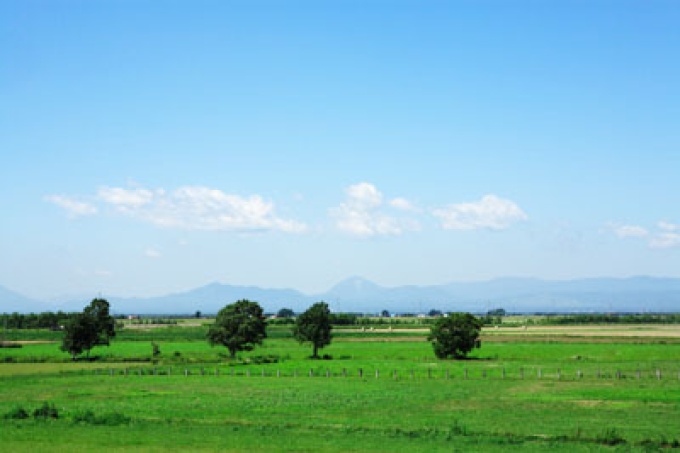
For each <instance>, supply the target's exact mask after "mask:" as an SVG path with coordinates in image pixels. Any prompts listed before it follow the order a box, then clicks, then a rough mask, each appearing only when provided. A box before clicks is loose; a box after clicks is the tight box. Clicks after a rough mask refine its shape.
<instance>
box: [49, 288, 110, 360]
mask: <svg viewBox="0 0 680 453" xmlns="http://www.w3.org/2000/svg"><path fill="white" fill-rule="evenodd" d="M115 328H116V322H115V319H114V318H113V316H111V315H110V314H109V303H108V302H107V301H106V300H105V299H93V300H92V302H91V303H90V305H88V306H87V307H85V309H84V310H83V312H82V313H78V314H77V315H75V316H74V317H73V318H72V319H71V320H70V321H69V322H68V323H66V326H65V328H64V338H63V339H62V343H61V350H62V351H65V352H68V353H70V354H71V358H72V359H73V360H76V357H77V356H78V355H80V354H82V353H83V352H87V357H88V358H89V357H90V350H91V349H92V348H93V347H95V346H101V345H105V346H108V345H109V342H110V339H111V338H113V337H115V336H116V330H115Z"/></svg>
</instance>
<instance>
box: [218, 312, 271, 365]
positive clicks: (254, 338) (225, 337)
mask: <svg viewBox="0 0 680 453" xmlns="http://www.w3.org/2000/svg"><path fill="white" fill-rule="evenodd" d="M266 326H267V325H266V322H265V319H264V313H263V311H262V307H260V305H259V304H258V303H257V302H251V301H249V300H245V299H243V300H239V301H237V302H234V303H233V304H230V305H227V306H225V307H224V308H222V309H221V310H220V311H219V312H218V313H217V319H215V324H213V325H212V326H210V329H209V330H208V341H209V342H210V344H211V345H212V346H215V345H221V346H225V347H226V348H227V349H228V350H229V354H230V355H231V357H232V358H233V357H235V356H236V353H237V352H239V351H251V350H252V349H253V348H254V347H255V346H256V345H258V344H262V341H263V340H264V339H265V338H267V331H266Z"/></svg>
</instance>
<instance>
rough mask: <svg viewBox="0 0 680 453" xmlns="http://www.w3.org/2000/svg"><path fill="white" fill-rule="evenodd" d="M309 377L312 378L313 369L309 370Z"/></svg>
mask: <svg viewBox="0 0 680 453" xmlns="http://www.w3.org/2000/svg"><path fill="white" fill-rule="evenodd" d="M309 377H314V369H313V368H310V369H309Z"/></svg>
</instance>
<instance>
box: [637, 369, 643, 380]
mask: <svg viewBox="0 0 680 453" xmlns="http://www.w3.org/2000/svg"><path fill="white" fill-rule="evenodd" d="M636 374H637V378H638V381H639V380H640V375H641V374H642V373H641V372H640V370H637V373H636Z"/></svg>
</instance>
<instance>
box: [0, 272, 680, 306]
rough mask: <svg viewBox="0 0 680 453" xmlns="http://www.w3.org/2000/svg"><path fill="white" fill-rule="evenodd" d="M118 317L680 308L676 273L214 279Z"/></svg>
mask: <svg viewBox="0 0 680 453" xmlns="http://www.w3.org/2000/svg"><path fill="white" fill-rule="evenodd" d="M107 299H108V300H109V302H111V305H112V311H113V312H115V313H118V314H171V313H172V314H193V313H195V312H196V311H200V312H201V313H204V314H214V313H216V312H217V311H219V309H221V308H222V307H223V306H224V305H226V304H228V303H231V302H234V301H236V300H239V299H250V300H256V301H259V302H260V303H261V304H262V306H263V307H264V309H265V310H266V311H268V312H276V311H278V310H279V309H280V308H284V307H285V308H292V309H293V310H294V311H296V312H299V311H303V310H305V309H306V308H307V307H308V306H309V305H311V304H312V303H314V302H317V301H320V300H323V301H325V302H327V303H328V304H329V305H330V307H331V309H332V310H333V311H336V312H359V313H376V312H379V311H382V310H388V311H390V312H393V313H405V312H409V313H421V312H427V311H429V310H430V309H438V310H442V311H471V312H475V313H481V312H485V311H488V310H490V309H493V308H504V309H505V310H507V311H508V312H617V311H618V312H622V311H626V312H656V311H658V312H672V311H679V310H680V278H669V277H650V276H635V277H628V278H614V277H604V278H583V279H573V280H544V279H538V278H530V277H503V278H496V279H491V280H486V281H476V282H451V283H447V284H442V285H422V286H419V285H402V286H396V287H384V286H381V285H379V284H377V283H375V282H372V281H371V280H368V279H366V278H363V277H358V276H353V277H350V278H347V279H345V280H342V281H340V282H339V283H337V284H336V285H334V286H332V287H331V288H330V289H329V290H327V291H326V292H324V293H321V294H314V295H309V294H304V293H302V292H300V291H298V290H295V289H290V288H262V287H259V286H242V285H231V284H226V283H218V282H212V283H208V284H206V285H203V286H200V287H197V288H193V289H190V290H187V291H183V292H177V293H171V294H167V295H163V296H155V297H116V296H110V297H107ZM88 302H89V301H88V300H83V299H80V298H78V299H77V300H76V299H73V300H66V301H65V302H62V303H60V304H59V305H58V306H56V305H54V304H49V303H47V302H45V301H38V300H34V299H31V298H28V297H25V296H22V295H21V294H19V293H17V292H15V291H11V290H9V289H7V288H5V287H3V286H0V313H11V312H14V311H17V312H25V313H29V312H39V311H57V310H62V311H80V310H82V308H83V307H84V306H85V305H87V303H88Z"/></svg>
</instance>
